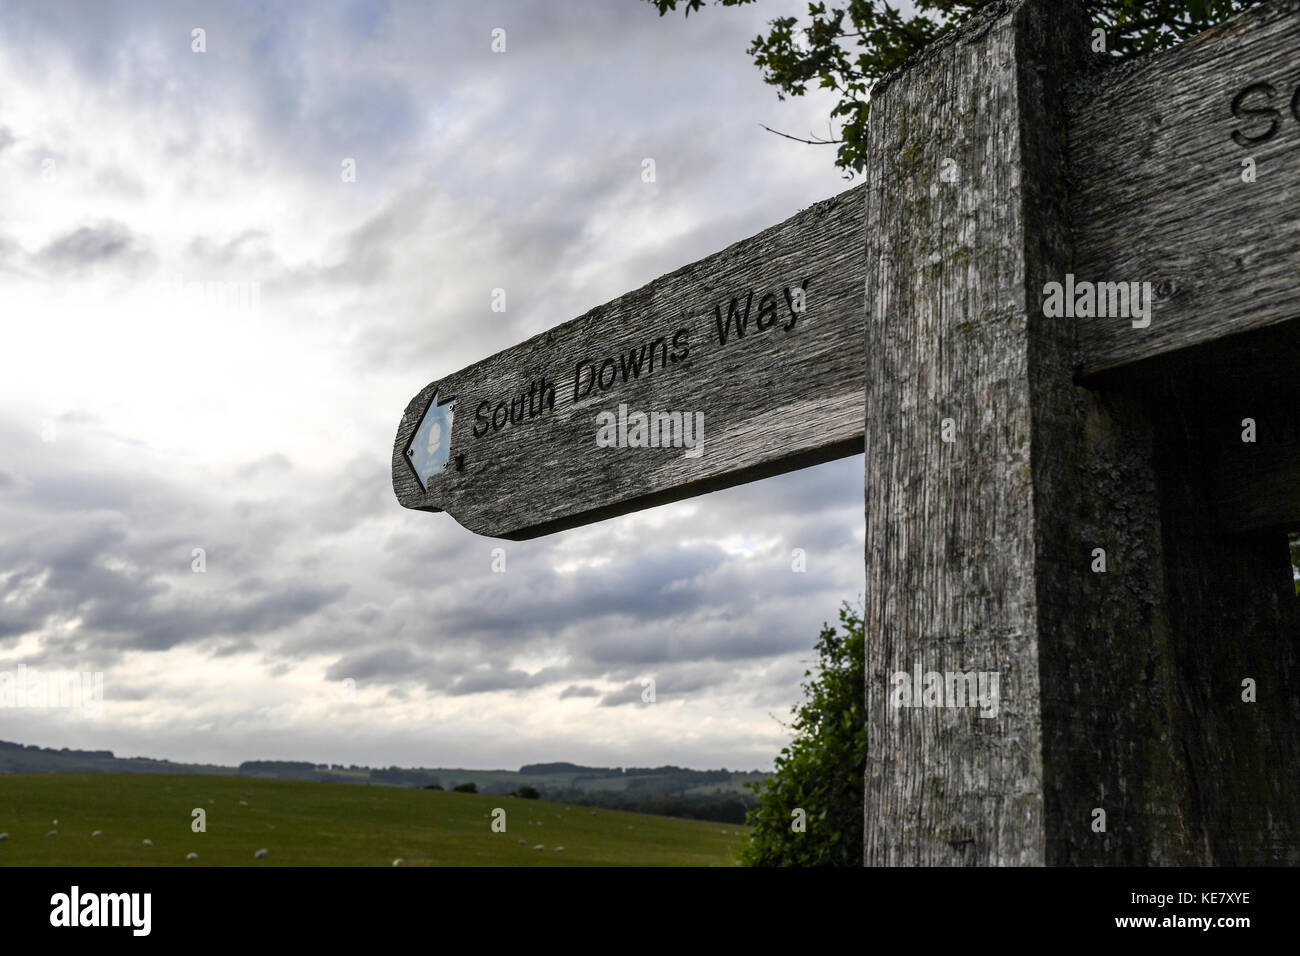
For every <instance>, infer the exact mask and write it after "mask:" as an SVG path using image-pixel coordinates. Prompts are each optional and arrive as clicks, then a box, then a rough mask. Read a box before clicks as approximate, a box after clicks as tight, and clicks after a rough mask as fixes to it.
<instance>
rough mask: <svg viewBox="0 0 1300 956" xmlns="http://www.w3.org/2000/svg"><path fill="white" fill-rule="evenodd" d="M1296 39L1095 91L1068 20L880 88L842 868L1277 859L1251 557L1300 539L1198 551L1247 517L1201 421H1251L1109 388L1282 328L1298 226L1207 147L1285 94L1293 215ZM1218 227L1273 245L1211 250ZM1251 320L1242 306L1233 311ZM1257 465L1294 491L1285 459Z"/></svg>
mask: <svg viewBox="0 0 1300 956" xmlns="http://www.w3.org/2000/svg"><path fill="white" fill-rule="evenodd" d="M1296 9H1297V7H1296V4H1295V3H1294V2H1283V3H1275V4H1272V5H1270V6H1267V7H1265V8H1262V9H1260V10H1258V11H1254V12H1252V13H1250V14H1247V15H1245V16H1243V17H1240V18H1238V19H1237V20H1235V21H1234V22H1233V23H1232V24H1227V25H1225V26H1224V27H1221V28H1219V30H1217V31H1211V32H1210V33H1209V34H1206V35H1204V36H1202V37H1200V38H1198V39H1197V40H1194V41H1192V42H1190V43H1187V44H1184V45H1183V46H1181V47H1179V48H1178V49H1176V50H1174V51H1171V52H1170V53H1167V54H1163V55H1162V56H1160V57H1155V58H1152V59H1151V60H1149V61H1147V62H1146V63H1143V64H1136V65H1131V66H1125V67H1120V68H1117V69H1112V70H1109V71H1103V70H1101V68H1100V65H1099V64H1098V63H1097V62H1096V60H1095V58H1094V57H1092V56H1091V53H1090V51H1091V48H1092V46H1093V40H1094V39H1095V38H1094V37H1093V35H1092V34H1091V33H1090V27H1089V25H1088V24H1087V23H1086V22H1085V20H1084V19H1083V17H1082V16H1081V15H1080V13H1079V11H1078V9H1077V7H1076V6H1075V5H1074V4H1073V3H1062V2H1056V0H1053V2H1046V0H1020V2H1004V3H999V4H995V5H994V6H993V7H992V8H991V9H990V10H988V11H986V12H985V13H984V14H982V15H981V16H980V17H979V18H978V19H977V20H975V21H974V22H972V23H969V24H967V25H966V26H964V27H963V28H962V29H961V30H960V31H957V32H956V33H954V34H953V35H951V36H949V37H947V38H946V39H945V40H944V41H943V42H941V43H939V44H936V45H935V46H934V48H932V49H930V50H927V51H926V52H925V53H924V54H922V55H921V56H920V57H919V58H918V59H916V60H915V61H914V62H910V63H908V64H906V65H905V66H904V67H903V68H902V69H901V70H900V71H899V72H898V73H896V74H895V75H893V76H890V77H887V78H886V79H885V80H884V81H882V83H881V84H879V85H878V86H877V88H876V90H875V92H874V94H873V102H872V113H871V148H872V160H871V163H870V165H869V169H868V213H867V241H866V246H867V268H868V281H867V303H868V310H867V328H866V353H867V359H866V365H867V374H866V383H867V400H866V428H865V432H866V448H867V457H866V514H867V540H866V567H867V704H868V715H869V716H868V719H869V725H870V734H871V744H870V748H871V753H870V761H869V765H868V770H867V780H866V786H867V800H866V808H865V813H866V817H865V834H866V835H865V861H866V863H868V864H1044V863H1046V864H1095V863H1119V864H1122V863H1127V864H1165V863H1175V864H1176V863H1221V864H1235V863H1269V862H1284V861H1286V862H1296V861H1297V860H1300V799H1298V795H1300V786H1298V785H1297V773H1298V772H1300V771H1298V770H1297V768H1300V733H1298V732H1297V727H1298V726H1300V724H1298V723H1297V719H1296V717H1297V693H1296V685H1295V679H1296V676H1297V667H1296V641H1295V630H1294V628H1295V599H1294V597H1292V596H1291V594H1290V588H1291V583H1290V570H1289V562H1288V560H1287V555H1286V542H1285V535H1284V534H1283V533H1282V531H1281V530H1279V529H1280V528H1281V527H1282V526H1283V525H1285V523H1286V522H1287V521H1291V522H1294V523H1293V524H1292V527H1294V526H1295V524H1300V509H1297V508H1296V507H1294V505H1295V502H1296V496H1295V495H1294V493H1293V494H1292V495H1291V496H1290V503H1291V508H1290V512H1289V513H1287V512H1286V510H1285V509H1278V508H1273V509H1272V510H1271V511H1269V513H1268V514H1267V515H1266V516H1265V517H1263V518H1261V519H1260V520H1259V521H1257V522H1255V523H1254V524H1253V525H1251V526H1250V531H1251V533H1249V534H1240V533H1232V532H1234V531H1241V530H1242V527H1240V526H1239V527H1237V528H1232V529H1230V530H1229V531H1225V530H1224V528H1223V524H1224V523H1223V522H1222V521H1219V522H1218V523H1217V524H1216V520H1215V518H1216V515H1219V516H1221V515H1223V514H1224V513H1225V512H1224V505H1223V503H1224V502H1225V501H1230V502H1231V503H1234V504H1235V505H1236V506H1238V507H1241V506H1243V504H1244V502H1243V499H1244V498H1249V497H1250V495H1251V494H1252V493H1253V490H1252V491H1249V492H1246V493H1245V495H1243V488H1242V486H1241V482H1240V481H1238V483H1237V484H1236V485H1232V484H1231V482H1225V481H1222V480H1218V479H1216V478H1215V477H1214V473H1215V470H1214V469H1213V468H1207V467H1205V465H1207V464H1209V463H1208V462H1206V461H1205V459H1204V458H1203V457H1202V456H1203V455H1204V453H1205V451H1206V450H1207V449H1210V448H1213V449H1214V450H1215V451H1217V452H1220V453H1222V454H1223V455H1225V456H1228V463H1227V464H1226V465H1225V469H1226V471H1227V473H1229V474H1230V475H1233V476H1236V477H1237V478H1238V479H1240V476H1241V474H1242V471H1243V468H1245V467H1247V466H1246V465H1243V464H1242V462H1244V461H1246V459H1245V458H1244V457H1243V456H1244V455H1245V454H1246V453H1244V452H1243V451H1242V447H1243V445H1242V443H1241V442H1240V441H1236V445H1235V447H1233V446H1232V442H1233V441H1234V440H1236V439H1237V435H1238V432H1240V430H1241V426H1240V424H1237V425H1235V426H1234V427H1233V428H1232V429H1231V430H1225V429H1224V425H1225V422H1224V420H1223V419H1224V417H1225V415H1224V414H1217V416H1216V415H1215V414H1210V413H1209V412H1208V411H1207V410H1211V409H1216V408H1217V409H1219V411H1220V412H1226V417H1227V418H1229V419H1231V418H1233V417H1234V416H1235V418H1238V419H1239V418H1242V417H1245V415H1247V414H1249V412H1250V410H1251V409H1252V408H1258V406H1259V404H1260V401H1261V400H1259V399H1258V398H1257V397H1256V398H1255V399H1253V400H1252V401H1253V402H1254V404H1253V405H1252V404H1251V401H1246V400H1244V399H1240V395H1241V389H1239V388H1238V389H1237V390H1236V391H1234V390H1233V388H1232V386H1231V383H1230V382H1229V381H1228V379H1227V378H1226V377H1225V376H1224V374H1222V370H1220V369H1218V368H1216V363H1215V361H1214V359H1213V358H1211V359H1207V358H1205V357H1204V355H1203V354H1202V355H1201V357H1200V358H1197V357H1196V356H1193V355H1190V354H1180V355H1178V356H1175V357H1171V358H1169V359H1166V360H1163V362H1158V363H1150V362H1148V363H1146V364H1144V365H1141V366H1137V365H1133V364H1132V363H1134V362H1135V361H1136V360H1138V359H1142V358H1147V357H1149V356H1152V355H1156V354H1159V353H1163V352H1173V351H1174V350H1178V349H1183V348H1185V347H1186V346H1188V345H1191V344H1194V343H1197V342H1211V341H1217V340H1220V339H1222V338H1223V336H1225V335H1227V334H1229V333H1230V332H1238V331H1244V330H1246V329H1250V328H1254V327H1257V326H1262V325H1265V324H1274V323H1279V322H1284V321H1286V320H1289V319H1294V318H1296V317H1297V315H1300V295H1298V294H1297V292H1300V281H1298V279H1300V277H1297V276H1296V273H1295V268H1294V264H1295V262H1296V253H1297V249H1298V248H1300V243H1298V242H1297V231H1296V228H1295V223H1296V216H1295V214H1294V213H1293V212H1292V213H1287V212H1285V211H1282V210H1280V209H1274V210H1272V211H1269V210H1267V209H1265V208H1264V206H1263V201H1262V200H1261V197H1260V195H1259V193H1258V192H1256V193H1251V192H1249V191H1248V189H1249V187H1248V186H1246V185H1244V184H1242V183H1241V182H1240V181H1239V173H1240V172H1241V169H1240V165H1239V160H1241V159H1242V158H1243V156H1242V155H1241V149H1240V148H1239V146H1238V145H1237V144H1236V143H1235V142H1234V138H1233V137H1232V136H1231V135H1230V133H1231V131H1232V130H1233V127H1234V125H1240V120H1241V119H1242V117H1241V115H1240V113H1239V106H1240V105H1241V104H1240V101H1236V103H1235V105H1234V94H1236V92H1237V91H1238V90H1239V89H1241V88H1244V87H1246V86H1247V85H1248V84H1249V83H1251V82H1252V81H1254V80H1258V81H1271V82H1274V83H1277V84H1278V89H1281V88H1282V87H1283V86H1284V87H1285V91H1286V92H1285V97H1282V96H1279V97H1278V102H1277V103H1275V104H1272V105H1274V106H1277V107H1278V110H1277V112H1276V114H1273V115H1276V117H1277V123H1278V124H1279V125H1280V124H1281V122H1282V110H1283V109H1285V108H1286V105H1287V103H1288V101H1289V102H1290V103H1291V109H1292V111H1293V112H1295V122H1294V123H1293V124H1292V126H1291V127H1290V128H1289V129H1286V130H1284V131H1283V132H1284V133H1285V134H1286V135H1287V136H1288V137H1289V138H1288V139H1287V140H1286V141H1285V142H1284V143H1274V144H1272V145H1271V146H1270V147H1268V148H1267V150H1265V149H1264V148H1263V147H1262V146H1261V148H1260V150H1259V155H1260V157H1261V160H1262V158H1263V157H1264V156H1265V155H1266V154H1267V158H1268V159H1269V160H1270V162H1271V163H1272V167H1271V170H1270V174H1271V176H1272V177H1273V178H1272V188H1274V189H1276V190H1279V191H1290V192H1291V194H1294V189H1295V188H1296V184H1297V182H1300V177H1297V172H1300V108H1297V106H1296V103H1297V102H1300V93H1297V94H1296V97H1297V100H1290V96H1291V90H1292V89H1294V88H1295V83H1296V81H1297V80H1300V73H1298V72H1297V70H1296V68H1295V67H1294V66H1293V65H1291V64H1292V63H1293V62H1294V61H1293V59H1290V58H1289V57H1290V51H1292V50H1294V49H1295V44H1296V43H1297V39H1298V38H1300V29H1298V27H1300V20H1298V19H1297V18H1296V17H1295V13H1296ZM1287 83H1290V84H1291V85H1286V84H1287ZM1260 98H1262V97H1257V100H1258V99H1260ZM1250 105H1251V106H1252V107H1255V108H1259V106H1260V103H1259V102H1252V103H1251V104H1250ZM1234 114H1237V115H1236V116H1235V117H1234ZM1256 115H1258V114H1256ZM1264 119H1265V121H1266V122H1264V123H1263V124H1259V123H1256V124H1255V126H1254V128H1253V130H1252V133H1253V134H1258V133H1259V132H1260V130H1259V126H1260V125H1262V126H1263V127H1264V129H1267V128H1268V123H1267V120H1268V119H1269V116H1268V115H1265V116H1264ZM1274 132H1276V129H1275V130H1274ZM1237 188H1239V189H1240V191H1236V190H1237ZM1170 191H1172V192H1173V194H1174V196H1175V197H1177V198H1178V199H1179V200H1180V202H1179V203H1177V204H1176V205H1174V206H1172V207H1171V206H1169V205H1167V202H1168V194H1169V192H1170ZM1237 213H1241V214H1244V215H1245V216H1246V219H1247V221H1248V222H1249V223H1250V225H1251V227H1252V228H1253V229H1255V230H1256V231H1257V232H1256V235H1258V236H1261V237H1264V238H1265V239H1266V240H1267V241H1270V242H1271V243H1272V245H1271V246H1261V245H1260V244H1259V243H1257V242H1255V241H1254V240H1249V241H1246V242H1243V243H1241V244H1240V245H1239V246H1237V247H1236V248H1234V247H1233V244H1232V242H1231V241H1230V240H1228V235H1229V233H1228V231H1227V230H1229V229H1230V225H1229V224H1230V223H1232V222H1234V221H1236V219H1237V215H1236V214H1237ZM1193 237H1195V238H1193ZM1234 258H1235V260H1236V265H1235V269H1234V267H1233V266H1232V265H1231V263H1232V262H1233V259H1234ZM1243 259H1244V260H1249V261H1248V263H1247V262H1243ZM1288 266H1289V267H1290V276H1289V278H1288V280H1286V281H1283V280H1282V279H1281V277H1282V276H1283V275H1286V272H1287V267H1288ZM1076 273H1077V278H1078V279H1079V280H1081V284H1082V282H1083V281H1084V280H1089V281H1093V282H1096V283H1121V282H1122V283H1124V284H1125V285H1124V288H1123V289H1122V290H1121V289H1119V288H1118V286H1111V287H1110V288H1109V289H1107V290H1105V291H1106V292H1107V293H1108V294H1110V295H1111V296H1112V297H1113V302H1112V304H1116V305H1118V304H1119V297H1118V294H1117V293H1118V291H1123V292H1125V293H1127V292H1128V291H1129V288H1130V287H1129V286H1128V283H1130V282H1149V283H1150V284H1151V286H1150V288H1153V289H1155V290H1156V293H1157V295H1156V296H1155V297H1154V302H1153V296H1151V295H1150V294H1149V293H1148V295H1147V299H1146V303H1145V306H1144V308H1145V309H1146V310H1147V312H1146V315H1145V316H1142V315H1139V314H1138V303H1137V302H1136V301H1135V302H1133V303H1129V304H1130V305H1132V306H1133V309H1132V310H1131V312H1130V310H1129V308H1128V305H1125V307H1124V310H1123V313H1122V314H1116V313H1113V312H1112V313H1111V314H1107V313H1106V312H1105V310H1104V309H1103V310H1101V314H1100V315H1094V310H1093V308H1092V307H1089V308H1087V309H1084V308H1080V309H1079V310H1078V312H1077V317H1074V316H1076V312H1075V310H1074V309H1073V305H1074V299H1073V296H1072V295H1071V294H1070V292H1071V291H1072V289H1073V286H1074V281H1075V278H1076V275H1075V274H1076ZM1252 276H1254V277H1255V279H1252ZM1215 280H1218V284H1217V285H1216V281H1215ZM1256 280H1258V282H1259V283H1260V284H1259V286H1256ZM1052 282H1057V283H1061V284H1063V285H1064V286H1065V287H1066V289H1067V291H1066V292H1065V295H1067V296H1069V297H1070V304H1071V308H1070V309H1069V310H1068V312H1067V313H1066V314H1056V310H1054V309H1053V308H1052V306H1051V305H1049V304H1048V295H1047V290H1048V284H1049V283H1052ZM1278 284H1282V285H1284V286H1285V288H1286V289H1287V290H1288V291H1289V293H1290V299H1289V300H1286V298H1285V296H1279V295H1277V294H1274V293H1273V289H1274V287H1275V286H1276V285H1278ZM1099 288H1100V286H1099ZM1255 288H1261V289H1263V290H1266V291H1268V292H1269V295H1268V296H1267V297H1266V301H1264V302H1256V303H1255V304H1254V306H1252V303H1251V290H1252V289H1255ZM1058 291H1059V290H1058ZM1134 292H1135V294H1137V295H1140V294H1141V292H1142V287H1141V286H1140V285H1139V286H1138V287H1134ZM1180 292H1181V294H1180ZM1216 296H1218V298H1216ZM1144 323H1145V324H1144ZM1294 325H1295V323H1291V326H1294ZM1283 328H1284V329H1285V330H1286V331H1283V332H1280V333H1274V334H1278V335H1282V336H1283V337H1285V338H1286V341H1288V342H1291V343H1294V342H1295V340H1296V334H1295V333H1294V332H1293V331H1290V330H1289V329H1290V327H1283ZM1250 347H1251V346H1250V345H1249V344H1247V345H1238V344H1235V343H1223V342H1218V351H1216V353H1215V356H1224V355H1227V354H1229V353H1231V354H1232V355H1234V356H1236V358H1235V359H1234V360H1233V361H1232V362H1230V363H1228V364H1229V365H1235V366H1236V368H1237V378H1238V379H1240V378H1241V368H1242V366H1243V364H1244V363H1245V362H1246V361H1248V359H1247V360H1243V359H1242V358H1241V356H1242V354H1243V353H1242V352H1241V349H1243V348H1250ZM1254 348H1255V349H1256V353H1257V352H1258V346H1257V345H1256V346H1254ZM1295 352H1296V348H1295V347H1294V344H1292V347H1291V348H1290V350H1289V352H1287V353H1286V354H1290V355H1293V354H1295ZM1277 354H1281V353H1277ZM1120 366H1124V367H1123V368H1120ZM1268 367H1269V368H1270V369H1271V374H1272V377H1273V378H1274V379H1275V380H1276V379H1278V378H1280V377H1283V376H1289V375H1293V374H1294V371H1295V367H1296V366H1295V365H1294V364H1292V365H1290V366H1289V367H1287V368H1285V369H1284V368H1283V367H1282V366H1281V365H1280V364H1278V363H1276V362H1271V363H1268ZM1103 369H1112V370H1113V371H1110V372H1107V373H1106V374H1105V375H1098V376H1094V377H1091V378H1088V377H1084V378H1081V379H1080V380H1079V382H1078V383H1077V384H1076V374H1077V373H1083V374H1084V375H1085V376H1086V374H1087V373H1097V372H1101V371H1102V370H1103ZM1189 369H1195V370H1196V371H1197V372H1198V375H1199V381H1200V382H1202V385H1201V386H1199V388H1200V391H1199V392H1198V391H1196V386H1194V385H1193V384H1192V382H1191V381H1190V380H1189V375H1188V372H1189ZM1207 382H1208V384H1205V383H1207ZM1293 393H1294V387H1293ZM1233 396H1237V397H1236V398H1234V397H1233ZM1196 398H1199V399H1201V401H1199V402H1194V401H1193V399H1196ZM1225 401H1226V402H1228V405H1227V406H1226V407H1221V406H1220V403H1221V402H1225ZM1234 402H1235V404H1234ZM1261 414H1262V413H1261ZM1226 424H1227V425H1232V424H1233V423H1232V422H1231V421H1228V422H1227V423H1226ZM1234 456H1235V457H1234ZM1272 460H1273V464H1274V468H1273V474H1274V475H1275V476H1276V474H1277V473H1278V471H1279V470H1280V471H1281V473H1282V474H1284V475H1289V476H1291V477H1292V478H1294V477H1297V475H1300V465H1298V462H1300V456H1297V455H1296V452H1295V449H1294V447H1293V448H1292V449H1291V452H1290V456H1289V457H1288V456H1286V455H1285V454H1282V455H1276V454H1275V455H1274V458H1273V459H1272ZM1278 461H1281V462H1282V463H1283V464H1282V465H1278ZM1234 462H1235V464H1234ZM1288 468H1289V471H1288V470H1287V469H1288ZM1254 490H1257V489H1254ZM1277 497H1278V496H1277V495H1276V494H1274V496H1273V498H1274V499H1276V498H1277ZM1216 503H1217V506H1218V510H1217V511H1216ZM1266 510H1268V509H1266ZM964 675H970V676H971V677H972V678H976V677H977V676H978V678H979V679H978V680H976V679H972V680H970V681H969V682H967V681H966V679H965V676H964ZM954 677H955V678H956V679H954ZM1247 679H1250V680H1253V681H1255V682H1257V684H1258V688H1259V694H1260V696H1259V698H1258V700H1255V701H1254V702H1250V701H1247V700H1246V699H1245V697H1246V696H1248V694H1247V691H1245V690H1243V682H1244V681H1246V680H1247ZM1265 686H1267V687H1268V688H1269V691H1268V695H1269V699H1268V700H1267V701H1266V700H1265V699H1264V696H1263V695H1264V690H1263V688H1264V687H1265ZM990 690H991V691H992V693H988V691H990ZM977 695H979V696H978V697H977V703H978V705H979V706H978V707H974V706H970V704H971V698H972V697H976V696H977ZM1252 700H1254V698H1253V697H1252ZM954 702H955V703H956V706H954ZM963 705H964V706H963Z"/></svg>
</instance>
